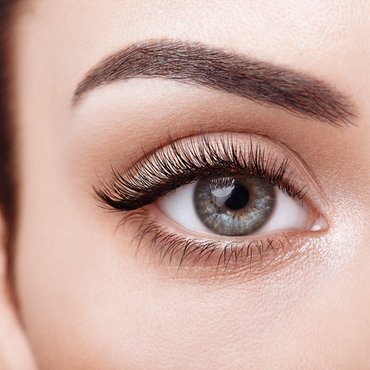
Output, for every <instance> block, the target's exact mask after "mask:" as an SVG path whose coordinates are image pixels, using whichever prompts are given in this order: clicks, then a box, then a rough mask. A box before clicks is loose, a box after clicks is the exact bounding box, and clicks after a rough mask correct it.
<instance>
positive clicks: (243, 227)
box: [157, 176, 309, 236]
mask: <svg viewBox="0 0 370 370" xmlns="http://www.w3.org/2000/svg"><path fill="white" fill-rule="evenodd" d="M157 204H158V207H159V208H160V209H161V211H162V212H163V213H164V214H165V215H166V216H167V217H168V218H169V219H171V220H173V221H175V222H176V223H177V224H178V225H180V226H182V227H184V228H187V229H189V230H192V231H196V232H202V233H205V232H208V233H213V234H217V235H222V236H245V235H251V234H256V233H259V234H260V233H273V232H276V231H280V230H289V229H300V228H303V227H305V226H307V222H308V219H309V211H308V209H307V208H306V207H304V205H303V204H302V202H301V201H299V200H295V199H293V198H292V197H290V196H289V195H287V194H286V193H284V192H283V191H282V190H280V189H279V188H278V187H277V186H273V185H271V184H270V183H269V181H268V180H266V179H263V178H258V177H252V176H226V177H214V178H205V179H201V180H199V181H197V182H195V183H192V184H188V185H185V186H181V187H179V188H177V189H176V190H175V191H174V192H172V193H170V194H168V195H166V196H164V197H163V198H161V199H159V200H158V201H157Z"/></svg>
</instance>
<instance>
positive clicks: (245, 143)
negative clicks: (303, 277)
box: [94, 133, 327, 276]
mask: <svg viewBox="0 0 370 370" xmlns="http://www.w3.org/2000/svg"><path fill="white" fill-rule="evenodd" d="M94 194H95V198H96V200H97V202H98V205H99V206H100V207H102V208H103V209H105V210H109V211H111V212H114V213H119V214H121V216H122V217H121V219H120V222H119V226H120V227H119V229H120V228H122V229H124V228H125V227H131V230H132V228H134V230H135V232H133V235H134V238H133V244H134V245H135V246H136V255H139V254H140V255H144V256H145V257H147V258H148V259H149V261H150V263H155V264H158V263H159V264H160V265H164V266H167V267H171V268H173V267H175V268H176V269H177V271H182V270H185V271H186V272H187V274H191V273H192V272H194V273H195V272H196V273H197V274H198V272H199V271H201V273H202V274H206V275H207V276H209V274H210V273H211V274H213V275H215V276H217V275H219V274H220V273H222V274H223V275H224V274H225V273H229V272H232V273H236V272H238V271H241V270H242V271H248V272H249V273H251V274H256V273H262V272H263V270H264V269H265V270H266V271H267V270H268V269H269V268H271V266H274V267H276V266H279V265H281V266H283V265H284V264H286V262H287V261H289V260H290V257H292V256H294V255H296V254H297V253H299V252H300V249H301V247H303V246H305V247H307V243H309V242H310V240H312V238H315V237H316V238H319V237H320V236H322V233H323V232H324V231H325V230H326V228H327V225H326V221H325V216H324V210H323V209H324V206H323V205H324V204H325V201H324V196H323V195H322V192H321V190H320V188H319V186H318V185H317V184H316V183H315V181H314V180H313V177H312V176H311V174H310V171H309V169H308V167H307V165H306V164H304V162H303V161H302V160H301V159H300V158H298V157H297V155H296V154H295V153H293V152H292V151H290V150H289V149H288V148H287V147H286V146H284V145H283V144H281V143H276V142H273V141H271V140H270V139H267V138H265V137H262V136H258V135H246V134H231V133H215V134H207V135H201V136H195V137H189V138H184V139H181V140H177V141H173V142H170V143H169V144H168V145H166V146H164V147H161V148H159V149H157V150H156V151H154V152H152V153H145V152H144V153H143V156H142V159H141V160H139V161H138V162H136V163H135V164H134V165H133V166H132V167H131V169H129V170H128V171H126V172H125V173H121V172H120V169H119V168H113V167H112V170H111V175H110V178H108V179H101V178H100V179H99V185H97V186H95V187H94ZM118 232H119V231H118Z"/></svg>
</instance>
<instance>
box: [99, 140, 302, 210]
mask: <svg viewBox="0 0 370 370" xmlns="http://www.w3.org/2000/svg"><path fill="white" fill-rule="evenodd" d="M255 141H256V142H254V139H253V138H252V137H249V139H248V140H246V141H240V140H236V139H235V138H234V137H233V135H228V134H219V135H216V136H215V135H212V136H207V135H202V136H199V137H195V138H190V139H188V140H179V141H174V142H172V143H171V144H170V145H168V146H167V147H165V148H161V149H159V150H158V151H156V152H155V153H153V154H145V153H144V157H143V160H142V161H140V162H139V163H137V164H135V165H134V166H133V167H132V169H131V170H129V171H128V172H126V173H125V174H121V173H120V172H119V171H118V170H116V169H114V168H113V167H112V176H111V179H110V180H109V181H107V182H101V185H100V187H95V188H94V191H95V193H96V195H97V197H98V199H99V200H100V202H101V204H102V205H103V206H104V207H105V208H108V209H111V210H117V211H131V210H135V209H139V208H141V207H143V206H146V205H148V204H151V203H153V202H155V201H156V200H157V199H158V198H160V197H163V196H164V195H166V194H167V193H169V192H171V191H173V190H175V189H177V188H178V187H180V186H183V185H186V184H189V183H192V182H194V181H196V180H199V179H201V178H205V177H211V176H225V175H233V176H234V175H242V176H256V177H259V178H264V179H266V180H267V181H268V182H269V183H270V184H271V185H272V186H277V187H278V188H279V189H281V190H283V191H285V192H286V193H287V194H288V195H289V196H291V197H292V198H295V199H302V198H303V197H304V195H305V186H304V185H302V183H301V184H299V185H298V184H297V181H295V179H294V177H295V174H294V173H293V170H292V169H291V166H290V160H289V157H288V156H284V157H283V158H281V156H280V157H279V156H277V155H276V154H275V153H273V151H267V150H266V148H265V147H264V146H263V144H262V143H261V142H259V141H258V140H255Z"/></svg>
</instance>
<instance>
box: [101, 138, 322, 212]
mask: <svg viewBox="0 0 370 370" xmlns="http://www.w3.org/2000/svg"><path fill="white" fill-rule="evenodd" d="M238 136H240V135H236V134H230V133H228V134H225V133H216V134H208V135H206V134H204V135H201V136H198V137H192V138H188V139H182V140H178V141H175V142H172V143H171V144H170V145H169V146H167V147H165V148H161V149H159V150H157V151H156V152H154V153H153V154H149V155H145V156H144V159H143V160H141V161H139V162H137V163H136V164H135V165H134V166H133V168H132V169H131V170H129V171H128V172H126V173H125V174H123V175H121V174H119V173H118V172H116V171H115V170H114V169H112V171H113V177H114V178H113V179H111V180H110V181H108V182H106V183H105V185H104V182H102V184H101V187H100V188H96V189H95V192H96V194H97V195H98V198H99V199H100V200H101V201H103V202H105V205H107V203H108V204H109V203H111V204H110V207H109V208H113V209H120V208H121V209H122V210H123V209H125V207H126V208H127V210H129V209H130V207H127V205H129V204H130V203H131V204H133V203H135V202H134V200H135V199H134V198H135V197H131V198H130V197H128V196H127V195H128V193H130V191H131V195H132V194H134V195H135V191H136V195H137V198H138V199H142V198H143V197H144V198H145V196H143V194H141V193H143V192H144V191H146V192H147V191H148V189H150V186H154V185H158V184H159V183H160V182H161V180H163V179H164V178H163V177H162V179H161V178H158V179H157V180H158V181H157V184H149V183H148V182H150V179H152V180H153V177H154V178H155V176H160V175H161V173H160V170H161V168H160V167H159V168H158V166H157V167H154V172H153V171H152V173H151V174H149V176H147V178H145V175H147V173H146V170H147V169H148V168H149V169H150V166H153V163H154V164H158V158H156V155H157V156H161V155H162V156H164V157H165V156H169V158H167V159H168V161H169V162H167V163H173V162H174V161H175V159H174V158H173V157H176V155H177V157H178V158H180V161H181V158H182V157H181V156H180V154H181V153H184V148H183V147H182V146H184V145H186V144H185V143H189V142H190V143H192V142H193V144H194V145H193V146H190V149H191V150H193V151H194V149H196V148H199V147H200V143H202V142H203V144H205V143H207V141H212V140H215V142H216V143H218V144H217V145H218V148H216V147H212V146H208V148H209V147H210V148H211V150H216V154H217V150H218V151H219V150H220V149H222V148H223V149H224V150H226V151H227V150H228V148H229V147H230V143H231V142H232V141H234V140H236V137H238ZM242 137H244V142H245V143H248V142H249V143H250V145H251V146H252V145H257V144H258V143H262V142H264V143H265V142H266V141H270V140H268V139H267V138H264V137H261V136H258V135H254V134H253V135H243V136H242ZM217 140H218V141H217ZM239 140H240V138H239ZM240 141H242V140H240ZM252 143H254V144H252ZM261 145H262V144H261ZM269 145H270V146H271V143H270V144H269ZM262 147H266V144H265V145H262ZM185 149H186V148H185ZM188 149H189V147H188ZM273 149H274V150H275V151H279V152H281V153H284V157H283V158H281V162H282V161H288V162H289V166H290V167H294V166H295V165H294V162H297V166H296V167H299V168H300V171H301V172H302V171H303V172H305V174H304V178H305V180H306V181H307V182H308V183H312V185H313V186H316V187H318V185H317V183H316V182H315V181H314V180H313V178H312V176H311V174H310V171H309V169H308V166H307V165H306V164H305V163H304V162H303V163H302V161H301V160H299V164H298V160H297V159H296V158H295V157H297V155H296V154H295V153H291V150H289V149H288V148H287V147H285V145H284V144H282V143H273ZM191 150H190V151H189V150H188V151H186V150H185V154H186V155H188V156H190V158H185V159H187V160H189V161H193V162H194V161H196V158H197V154H199V153H194V152H193V153H192V152H191ZM271 150H272V148H271ZM179 151H180V152H181V153H178V152H179ZM176 152H177V154H176ZM289 152H290V155H289ZM158 153H159V154H158ZM231 154H233V153H231ZM234 154H235V153H234ZM203 155H204V152H203ZM171 156H172V157H171ZM179 156H180V157H179ZM281 156H282V154H280V157H281ZM153 158H154V159H153ZM178 158H177V159H178ZM276 158H277V157H276ZM287 158H289V160H288V159H287ZM182 159H184V158H182ZM231 159H232V158H231ZM252 159H253V158H252ZM250 160H251V158H249V161H250ZM281 162H280V164H281ZM203 163H204V162H202V163H201V164H202V165H203ZM148 165H149V167H148ZM290 171H292V169H291V168H290ZM174 175H179V174H178V173H176V172H175V173H174ZM292 175H293V173H292V172H291V173H290V174H288V177H289V176H292ZM295 175H296V176H298V174H295ZM138 177H139V180H138ZM196 179H197V178H196V176H194V179H193V180H196ZM130 181H131V182H130ZM140 181H141V183H142V182H143V181H146V182H147V184H146V185H147V186H146V188H145V187H144V189H143V188H142V189H141V190H142V191H141V192H140V187H139V188H138V187H136V188H135V184H136V185H137V184H139V185H140ZM289 181H290V180H289ZM287 182H288V180H287ZM301 182H302V181H301ZM288 183H289V182H288ZM180 185H184V183H181V184H179V186H180ZM301 186H302V185H301ZM117 189H118V191H119V190H126V191H128V193H127V192H126V194H123V195H122V194H117ZM173 189H174V188H173ZM173 189H172V190H173ZM319 190H320V189H319ZM320 193H321V192H320ZM159 195H160V196H163V195H165V193H162V194H159ZM123 196H125V197H126V200H127V202H126V205H125V204H124V202H123V201H122V197H123ZM109 197H110V199H109ZM114 197H116V200H117V206H116V207H115V206H114V205H113V204H112V203H113V202H112V198H114ZM136 200H137V199H136ZM154 200H155V199H150V197H147V199H146V200H144V201H142V202H141V204H140V202H136V205H135V206H133V207H132V208H131V209H137V208H139V206H144V205H145V204H149V203H150V202H152V201H154ZM120 202H121V203H120Z"/></svg>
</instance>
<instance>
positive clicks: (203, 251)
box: [120, 209, 299, 279]
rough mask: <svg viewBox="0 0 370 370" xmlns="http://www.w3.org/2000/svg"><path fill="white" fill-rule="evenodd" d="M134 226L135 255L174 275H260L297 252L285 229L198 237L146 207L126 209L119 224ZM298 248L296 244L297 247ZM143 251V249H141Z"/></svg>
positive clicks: (215, 276) (207, 276)
mask: <svg viewBox="0 0 370 370" xmlns="http://www.w3.org/2000/svg"><path fill="white" fill-rule="evenodd" d="M127 223H129V224H130V225H133V226H135V227H136V228H137V230H136V232H135V234H134V238H133V242H134V243H135V244H136V245H137V246H136V257H138V256H139V255H144V259H145V260H146V261H147V262H148V263H149V264H155V265H167V266H168V267H170V268H173V269H175V270H176V272H177V274H178V275H183V274H184V272H185V273H186V272H187V271H189V272H190V271H191V277H192V278H193V277H194V272H195V271H198V272H199V276H200V277H204V278H212V279H213V278H217V277H220V276H224V275H226V274H227V275H238V274H240V273H241V272H243V273H247V274H248V275H249V276H250V277H253V276H254V275H258V276H260V275H261V274H262V273H263V272H265V271H266V272H267V271H270V270H271V269H273V268H275V267H276V266H278V265H279V266H283V265H284V261H287V260H290V259H291V257H293V256H294V255H296V252H298V250H297V248H295V247H294V246H293V243H292V242H291V237H290V236H289V233H284V234H283V233H281V234H280V235H275V236H273V237H266V238H260V239H255V240H232V241H228V240H225V241H223V240H201V239H194V238H188V237H185V236H182V235H179V234H176V233H174V232H171V231H169V230H167V229H166V228H165V227H163V226H161V225H160V224H159V223H157V222H156V221H155V220H153V219H151V217H150V215H149V212H148V211H147V210H146V209H140V210H137V211H132V212H129V213H128V214H126V215H125V217H124V219H123V220H122V221H121V223H120V226H125V225H126V224H127ZM298 249H299V248H298ZM143 252H144V253H143Z"/></svg>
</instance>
